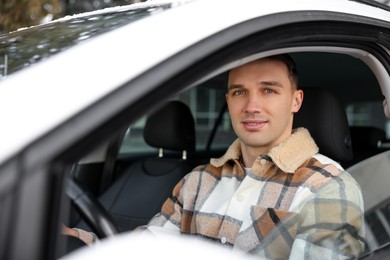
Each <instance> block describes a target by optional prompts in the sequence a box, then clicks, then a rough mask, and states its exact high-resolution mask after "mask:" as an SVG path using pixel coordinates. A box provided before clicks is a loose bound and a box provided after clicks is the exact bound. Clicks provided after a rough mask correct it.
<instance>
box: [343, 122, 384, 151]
mask: <svg viewBox="0 0 390 260" xmlns="http://www.w3.org/2000/svg"><path fill="white" fill-rule="evenodd" d="M350 131H351V139H352V145H353V148H354V149H373V148H374V149H376V148H378V142H380V141H383V140H385V139H386V132H385V130H383V129H380V128H377V127H371V126H351V127H350Z"/></svg>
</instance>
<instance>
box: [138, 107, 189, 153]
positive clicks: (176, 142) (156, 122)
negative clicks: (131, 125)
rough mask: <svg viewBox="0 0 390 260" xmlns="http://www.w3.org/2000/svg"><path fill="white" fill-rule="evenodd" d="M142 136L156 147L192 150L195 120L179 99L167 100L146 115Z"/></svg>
mask: <svg viewBox="0 0 390 260" xmlns="http://www.w3.org/2000/svg"><path fill="white" fill-rule="evenodd" d="M144 138H145V141H146V143H148V144H149V145H151V146H153V147H156V148H163V149H169V150H176V151H184V150H186V151H188V152H191V151H194V150H195V120H194V118H193V116H192V113H191V110H190V109H189V108H188V106H187V105H185V104H184V103H182V102H180V101H169V102H167V103H166V104H165V105H164V106H163V107H161V109H159V110H158V111H156V112H154V113H153V114H151V115H150V116H149V117H148V119H147V121H146V124H145V128H144Z"/></svg>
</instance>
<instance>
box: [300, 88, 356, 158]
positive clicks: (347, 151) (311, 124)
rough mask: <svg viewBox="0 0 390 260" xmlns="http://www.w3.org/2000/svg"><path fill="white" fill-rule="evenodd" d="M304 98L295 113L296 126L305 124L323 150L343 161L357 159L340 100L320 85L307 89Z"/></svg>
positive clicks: (321, 151) (304, 90)
mask: <svg viewBox="0 0 390 260" xmlns="http://www.w3.org/2000/svg"><path fill="white" fill-rule="evenodd" d="M303 92H304V101H303V103H302V107H301V108H300V110H299V112H298V113H296V114H295V115H294V128H296V127H305V128H307V129H308V130H309V132H310V134H311V136H312V137H313V139H314V140H315V142H316V143H317V145H318V147H319V149H320V153H322V154H324V155H326V156H328V157H330V158H331V159H333V160H335V161H339V162H344V161H349V160H352V158H353V153H352V145H351V136H350V132H349V126H348V119H347V115H346V113H345V111H344V109H343V107H342V106H341V104H340V102H339V100H337V99H336V97H334V96H333V95H332V94H330V93H329V92H327V91H325V90H324V89H319V88H307V89H303Z"/></svg>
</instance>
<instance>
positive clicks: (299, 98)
mask: <svg viewBox="0 0 390 260" xmlns="http://www.w3.org/2000/svg"><path fill="white" fill-rule="evenodd" d="M293 95H294V97H293V98H294V99H293V104H292V112H293V113H296V112H298V111H299V109H300V108H301V106H302V102H303V90H302V89H297V90H295V91H294V94H293Z"/></svg>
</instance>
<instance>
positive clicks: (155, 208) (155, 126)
mask: <svg viewBox="0 0 390 260" xmlns="http://www.w3.org/2000/svg"><path fill="white" fill-rule="evenodd" d="M143 133H144V139H145V141H146V142H147V143H148V144H149V145H151V146H153V147H156V148H158V149H159V153H158V156H157V155H156V156H154V157H150V158H143V159H139V160H137V161H135V162H134V163H132V164H131V165H130V166H129V167H128V168H127V169H126V170H125V171H124V172H123V174H122V175H121V177H119V178H118V179H117V180H116V181H115V182H114V183H113V185H111V186H110V187H109V188H108V189H107V190H106V191H105V192H104V193H103V194H102V195H101V196H100V197H99V201H100V202H101V204H102V205H103V207H104V208H105V209H106V210H107V211H108V212H109V213H110V215H111V216H112V218H113V220H114V223H115V224H116V226H117V228H118V229H119V232H124V231H128V230H133V229H134V228H136V227H138V226H140V225H144V224H147V223H148V221H149V220H150V219H151V218H152V217H153V216H154V215H155V214H156V213H158V212H159V211H160V209H161V206H162V204H163V203H164V201H165V200H166V199H167V198H168V196H169V195H170V194H171V192H172V190H173V188H174V186H175V185H176V184H177V183H178V182H179V180H180V179H181V178H183V177H184V175H185V174H187V173H188V172H190V171H191V170H192V167H191V166H190V164H189V163H187V160H186V157H187V153H188V152H193V151H194V150H195V122H194V118H193V116H192V114H191V111H190V109H189V108H188V107H187V106H186V105H185V104H184V103H182V102H180V101H169V102H167V103H166V104H165V105H164V106H163V107H162V108H161V109H160V110H158V111H157V112H155V113H153V114H152V115H150V116H149V117H148V118H147V121H146V124H145V128H144V132H143ZM165 150H168V151H180V152H181V155H180V156H178V157H177V158H171V157H169V158H168V157H165V156H164V151H165ZM77 227H79V228H83V229H86V230H90V228H89V227H88V226H87V224H86V223H85V222H84V221H81V222H80V223H79V224H78V225H77Z"/></svg>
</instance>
